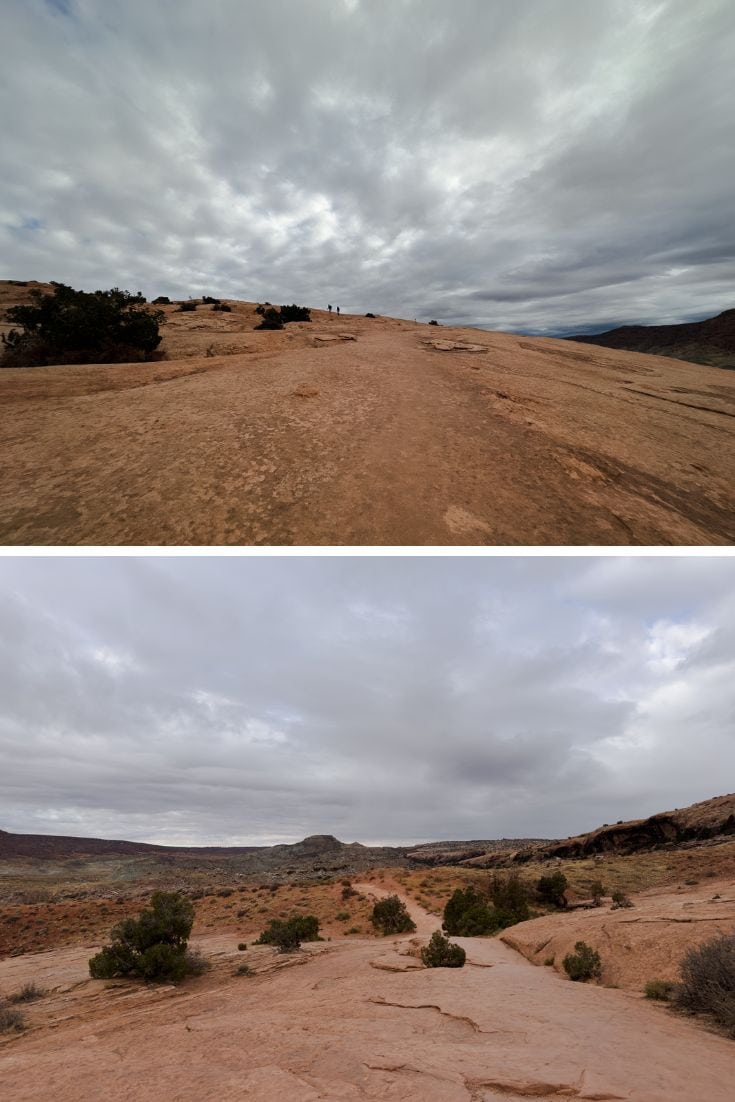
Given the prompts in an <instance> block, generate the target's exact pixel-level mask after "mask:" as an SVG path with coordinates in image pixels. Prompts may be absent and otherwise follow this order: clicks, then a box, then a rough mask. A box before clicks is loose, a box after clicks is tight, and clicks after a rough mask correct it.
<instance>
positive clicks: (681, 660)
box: [0, 557, 735, 844]
mask: <svg viewBox="0 0 735 1102" xmlns="http://www.w3.org/2000/svg"><path fill="white" fill-rule="evenodd" d="M734 613H735V567H734V566H733V562H732V559H729V558H706V559H703V558H698V559H697V558H668V557H667V558H661V559H659V558H652V559H638V558H635V557H616V558H589V559H588V558H571V559H553V558H529V559H525V558H483V559H466V558H447V559H442V558H433V557H426V558H423V557H422V558H411V559H408V558H407V559H403V558H359V557H358V558H352V557H350V558H291V557H284V558H278V557H276V558H274V557H271V558H247V559H237V558H198V559H193V558H188V557H185V558H132V557H131V558H104V559H103V558H94V557H89V558H87V557H85V558H84V559H75V558H73V557H70V558H56V559H50V558H38V559H35V558H14V557H5V558H2V559H0V757H1V760H2V762H3V769H2V771H1V772H0V799H1V801H2V808H3V815H2V820H3V821H2V824H1V825H2V826H3V827H4V828H6V829H11V830H18V831H30V832H34V831H35V832H44V831H48V832H52V833H65V832H66V833H84V834H96V835H103V836H108V837H131V838H137V839H143V840H158V841H164V842H172V843H176V842H193V843H196V842H199V843H205V842H209V843H217V842H220V843H232V844H234V843H260V842H262V843H269V842H272V841H284V840H294V839H296V838H299V837H302V836H304V835H306V834H309V833H315V832H323V831H325V832H331V833H335V834H337V835H339V836H341V837H343V838H345V839H348V840H351V839H358V840H362V841H387V842H391V841H394V842H396V841H413V840H419V839H431V838H434V839H436V838H440V837H492V836H501V835H553V836H557V835H566V834H567V833H570V832H574V831H577V830H580V829H585V828H588V827H591V826H593V825H596V824H597V823H599V822H601V821H610V820H611V819H618V818H622V817H627V816H629V815H639V814H646V813H649V812H652V811H654V810H657V809H662V808H665V807H667V806H682V805H684V804H686V803H688V802H691V801H693V800H696V799H704V798H706V797H708V796H710V795H714V794H717V793H718V792H719V791H720V790H721V788H722V785H723V780H722V778H723V777H727V776H729V775H732V773H733V768H734V767H735V743H734V742H733V737H732V730H733V723H732V721H733V718H734V713H735V629H733V627H732V625H733V624H735V615H734Z"/></svg>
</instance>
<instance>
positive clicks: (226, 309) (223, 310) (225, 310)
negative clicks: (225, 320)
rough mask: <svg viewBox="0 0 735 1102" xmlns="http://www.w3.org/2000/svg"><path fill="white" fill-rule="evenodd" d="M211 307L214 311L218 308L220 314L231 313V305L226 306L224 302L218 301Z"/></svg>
mask: <svg viewBox="0 0 735 1102" xmlns="http://www.w3.org/2000/svg"><path fill="white" fill-rule="evenodd" d="M212 309H213V310H214V311H217V310H219V311H220V313H222V314H231V313H232V307H231V306H228V305H227V303H226V302H220V303H216V304H215V305H214V306H213V307H212Z"/></svg>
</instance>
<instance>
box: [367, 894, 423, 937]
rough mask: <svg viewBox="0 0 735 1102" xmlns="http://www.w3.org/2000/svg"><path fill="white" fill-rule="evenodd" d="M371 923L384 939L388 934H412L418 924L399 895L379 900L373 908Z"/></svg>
mask: <svg viewBox="0 0 735 1102" xmlns="http://www.w3.org/2000/svg"><path fill="white" fill-rule="evenodd" d="M370 921H371V922H372V924H373V926H374V928H375V929H376V930H380V932H381V933H382V934H383V936H384V937H385V936H387V935H388V934H410V933H413V931H414V930H415V929H416V923H415V922H414V921H413V919H412V918H411V916H410V914H409V913H408V911H407V910H406V904H405V903H404V902H403V901H402V900H401V899H399V898H398V896H397V895H389V896H388V897H387V898H386V899H379V900H378V902H377V903H376V904H375V906H374V907H373V911H372V914H371V915H370Z"/></svg>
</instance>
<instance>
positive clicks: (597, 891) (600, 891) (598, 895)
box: [590, 880, 605, 907]
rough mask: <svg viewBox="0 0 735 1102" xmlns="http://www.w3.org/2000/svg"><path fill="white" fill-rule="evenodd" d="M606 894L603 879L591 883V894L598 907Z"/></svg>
mask: <svg viewBox="0 0 735 1102" xmlns="http://www.w3.org/2000/svg"><path fill="white" fill-rule="evenodd" d="M604 894H605V888H604V887H603V884H602V881H601V880H593V881H592V883H591V884H590V895H591V897H592V902H593V903H594V905H595V906H596V907H599V906H600V901H601V899H602V897H603V895H604Z"/></svg>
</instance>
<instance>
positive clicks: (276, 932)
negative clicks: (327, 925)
mask: <svg viewBox="0 0 735 1102" xmlns="http://www.w3.org/2000/svg"><path fill="white" fill-rule="evenodd" d="M302 941H319V919H318V918H317V917H316V915H301V914H295V915H291V917H290V918H288V919H286V920H285V921H282V920H281V919H278V918H273V919H271V921H270V922H269V923H268V925H267V926H266V928H265V930H263V933H262V934H261V935H260V937H259V938H258V940H257V941H256V943H255V944H256V945H275V946H276V948H277V949H278V950H279V951H280V952H281V953H289V952H292V951H294V950H296V949H298V948H299V947H300V946H301V942H302Z"/></svg>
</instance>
